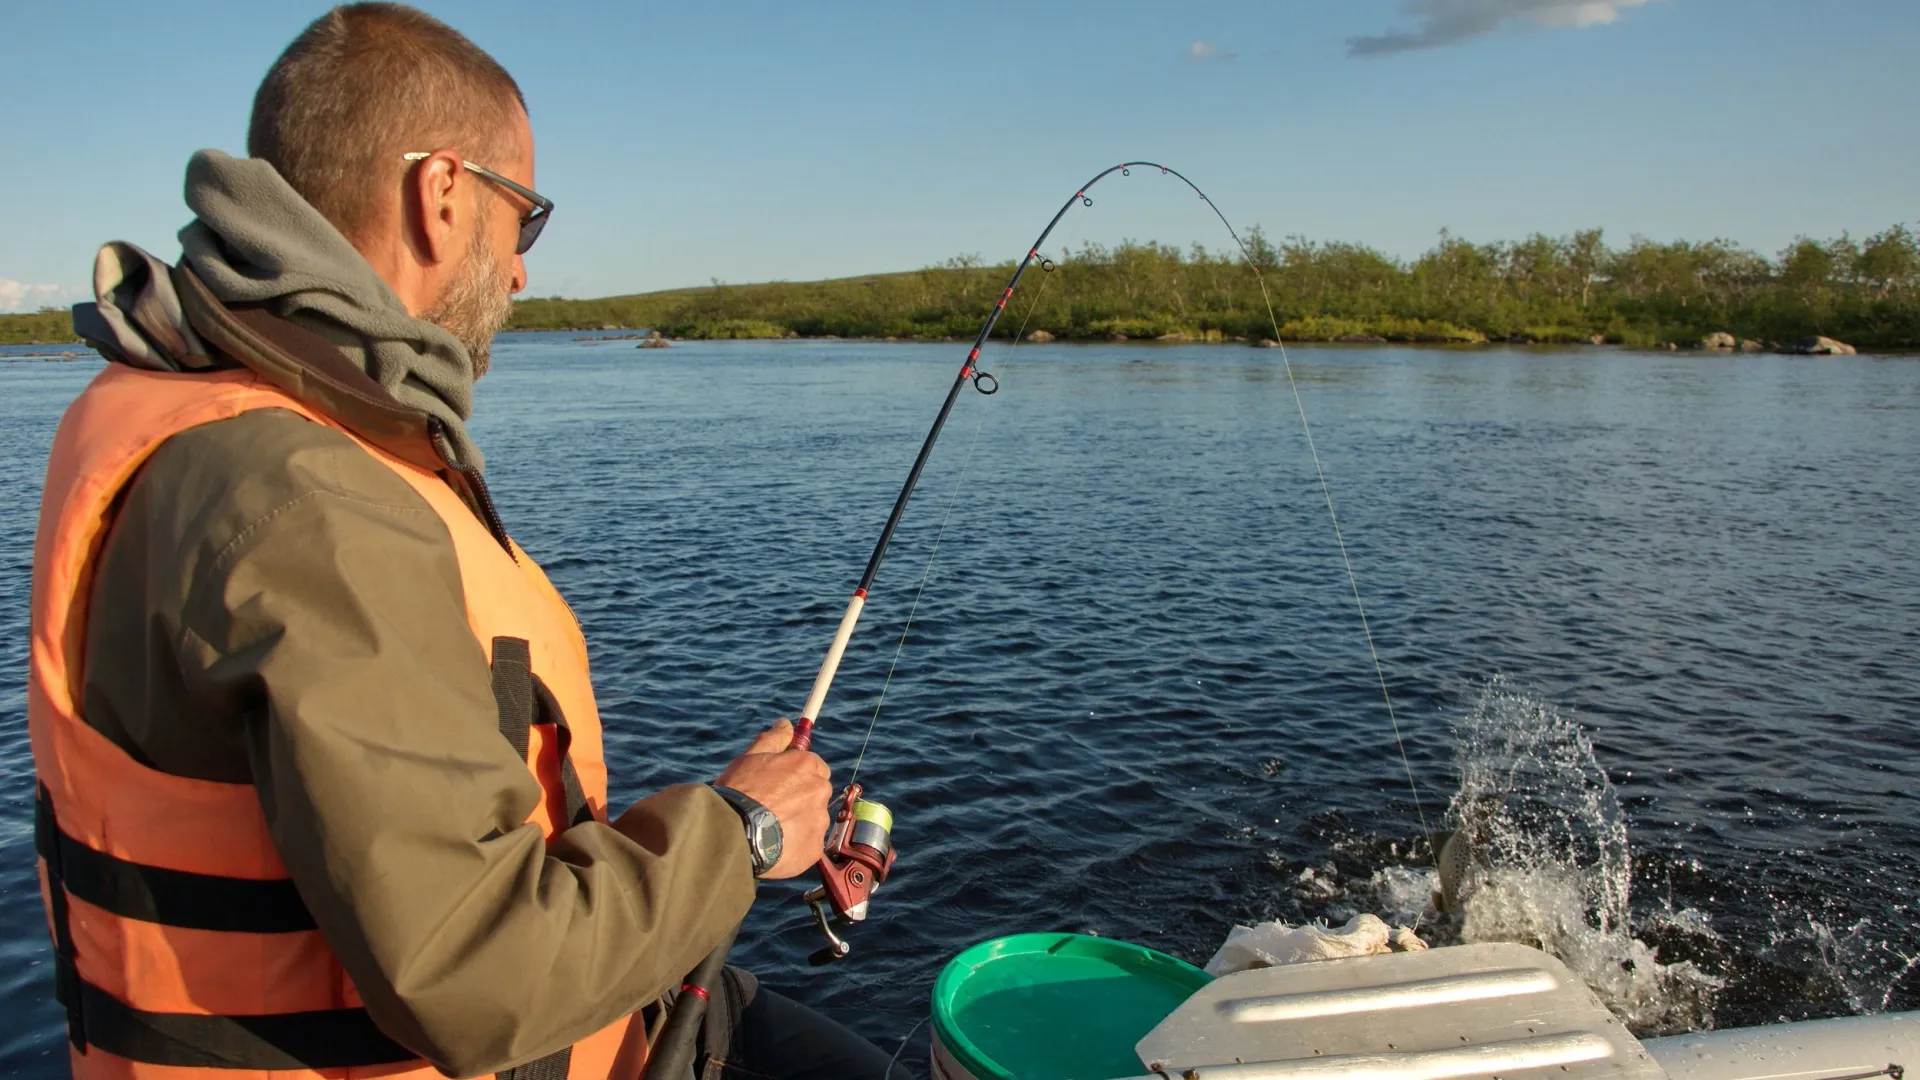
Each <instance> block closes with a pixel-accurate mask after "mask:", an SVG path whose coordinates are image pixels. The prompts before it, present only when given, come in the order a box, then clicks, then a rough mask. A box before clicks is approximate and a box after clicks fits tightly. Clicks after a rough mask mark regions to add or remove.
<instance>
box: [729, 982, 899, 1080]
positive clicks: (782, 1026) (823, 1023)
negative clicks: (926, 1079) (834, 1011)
mask: <svg viewBox="0 0 1920 1080" xmlns="http://www.w3.org/2000/svg"><path fill="white" fill-rule="evenodd" d="M731 1041H732V1046H731V1047H729V1048H728V1050H727V1052H726V1053H725V1054H724V1055H722V1056H720V1057H715V1056H714V1055H713V1053H712V1048H710V1047H705V1046H703V1050H705V1054H704V1055H703V1056H702V1058H701V1059H700V1061H699V1062H698V1063H697V1064H698V1068H697V1069H696V1072H697V1073H698V1075H699V1076H700V1078H701V1080H912V1074H910V1073H909V1072H908V1071H907V1069H906V1067H905V1066H904V1065H900V1064H895V1065H894V1066H893V1067H892V1069H891V1070H889V1069H888V1067H887V1059H888V1058H889V1057H890V1056H891V1055H890V1054H887V1053H885V1052H882V1051H881V1049H880V1048H879V1047H877V1046H875V1045H873V1044H872V1043H870V1042H868V1041H867V1040H865V1039H863V1038H861V1037H860V1036H858V1035H855V1034H854V1033H853V1032H852V1031H849V1030H848V1029H847V1028H845V1027H843V1026H841V1025H840V1024H838V1023H836V1022H834V1021H832V1020H829V1019H827V1018H826V1017H825V1016H822V1015H821V1014H819V1013H817V1012H814V1011H813V1010H812V1009H809V1008H807V1007H806V1006H805V1005H802V1004H800V1003H799V1002H797V1001H795V1000H793V999H792V998H789V997H783V996H781V995H780V994H777V993H774V992H773V991H771V990H769V989H767V988H766V987H764V986H762V987H760V988H759V989H758V991H757V992H756V993H755V994H754V997H753V1001H752V1002H750V1003H749V1004H748V1005H747V1007H746V1008H745V1009H743V1010H741V1012H740V1019H739V1022H738V1023H737V1024H735V1025H734V1030H733V1035H732V1040H731ZM703 1042H704V1040H703Z"/></svg>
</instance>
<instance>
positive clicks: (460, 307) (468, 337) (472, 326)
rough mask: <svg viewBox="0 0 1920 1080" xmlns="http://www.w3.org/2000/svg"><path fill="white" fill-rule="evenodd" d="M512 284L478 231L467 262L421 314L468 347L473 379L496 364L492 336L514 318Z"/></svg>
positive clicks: (475, 232) (481, 233) (489, 245)
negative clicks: (438, 296)
mask: <svg viewBox="0 0 1920 1080" xmlns="http://www.w3.org/2000/svg"><path fill="white" fill-rule="evenodd" d="M509 284H510V283H509V282H508V281H507V280H506V275H505V274H504V273H502V272H501V270H500V264H499V262H498V261H496V260H495V259H494V257H493V246H492V245H491V244H489V243H488V242H487V237H486V234H485V233H484V232H482V231H480V230H477V229H476V230H475V231H474V234H473V242H472V243H471V244H469V245H468V247H467V258H466V261H465V262H464V263H463V264H462V265H461V267H460V269H459V270H458V271H457V272H456V273H455V274H454V277H453V280H452V281H449V282H448V283H447V287H446V288H445V289H443V290H441V293H440V298H439V299H438V300H436V301H434V304H433V306H432V307H430V308H428V309H427V310H425V311H423V312H421V313H420V317H421V318H422V319H425V320H426V321H427V322H430V323H432V324H434V325H435V326H438V327H440V328H441V329H442V330H445V331H446V332H447V333H449V334H452V335H453V336H454V337H455V338H457V339H458V340H459V342H460V344H461V345H463V346H465V347H466V350H467V359H468V360H469V361H470V362H472V364H473V377H474V378H475V379H478V378H480V377H481V376H482V375H485V374H486V373H487V368H488V367H490V366H492V363H493V335H495V334H497V333H499V332H500V328H501V327H503V326H505V325H507V320H508V319H509V318H511V317H512V315H513V294H512V293H511V292H509V291H508V286H509Z"/></svg>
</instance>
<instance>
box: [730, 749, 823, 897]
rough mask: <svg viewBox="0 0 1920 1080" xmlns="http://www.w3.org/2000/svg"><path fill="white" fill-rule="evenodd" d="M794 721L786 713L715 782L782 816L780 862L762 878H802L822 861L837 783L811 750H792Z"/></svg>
mask: <svg viewBox="0 0 1920 1080" xmlns="http://www.w3.org/2000/svg"><path fill="white" fill-rule="evenodd" d="M792 743H793V725H792V724H791V723H789V722H788V721H787V720H786V718H785V717H782V718H780V719H779V720H776V721H774V723H773V726H772V727H770V728H768V729H767V730H765V731H763V732H761V733H760V734H759V736H757V737H756V738H755V739H754V740H753V745H752V746H749V747H747V752H746V753H744V754H741V755H740V756H739V757H737V758H734V759H733V764H731V765H728V766H727V768H726V771H725V772H722V773H721V774H720V777H719V779H717V780H715V781H714V783H716V784H719V785H721V786H723V787H730V788H732V789H733V790H735V791H737V792H739V793H741V794H742V795H745V796H747V797H748V798H750V799H752V800H753V801H755V802H757V803H759V804H760V805H761V806H764V807H766V808H767V809H768V810H771V811H772V812H773V816H774V817H776V818H779V819H780V861H779V862H777V863H774V864H773V867H772V869H769V870H768V871H767V872H766V873H765V874H763V875H762V878H763V879H764V880H767V881H777V880H780V879H782V878H792V877H799V876H800V875H801V874H804V873H806V871H807V868H808V867H810V866H812V865H813V864H814V863H817V862H819V861H820V855H821V849H822V846H823V845H824V844H825V843H826V839H827V804H828V803H830V802H832V801H833V783H832V781H831V779H830V776H831V772H830V770H828V768H827V763H826V762H825V761H824V760H822V759H821V757H820V755H819V754H816V753H814V752H813V751H811V750H793V749H790V746H791V744H792Z"/></svg>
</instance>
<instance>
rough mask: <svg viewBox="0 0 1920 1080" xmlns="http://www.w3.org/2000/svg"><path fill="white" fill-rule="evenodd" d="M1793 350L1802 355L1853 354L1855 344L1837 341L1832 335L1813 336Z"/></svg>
mask: <svg viewBox="0 0 1920 1080" xmlns="http://www.w3.org/2000/svg"><path fill="white" fill-rule="evenodd" d="M1792 351H1793V352H1795V353H1798V354H1799V355H1801V356H1852V355H1853V354H1854V348H1853V346H1851V345H1849V344H1847V343H1846V342H1844V341H1835V340H1833V339H1832V338H1830V337H1821V336H1820V335H1818V334H1816V335H1814V336H1813V337H1810V338H1807V339H1805V340H1804V341H1801V342H1800V343H1799V344H1798V345H1795V346H1794V347H1793V350H1792Z"/></svg>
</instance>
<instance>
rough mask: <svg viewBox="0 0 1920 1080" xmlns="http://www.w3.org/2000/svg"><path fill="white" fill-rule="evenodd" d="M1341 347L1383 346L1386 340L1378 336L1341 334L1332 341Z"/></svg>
mask: <svg viewBox="0 0 1920 1080" xmlns="http://www.w3.org/2000/svg"><path fill="white" fill-rule="evenodd" d="M1333 340H1334V341H1335V342H1337V343H1339V344H1341V345H1385V344H1386V343H1387V339H1386V338H1383V337H1381V336H1380V335H1379V334H1341V335H1340V336H1339V337H1337V338H1334V339H1333Z"/></svg>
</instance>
